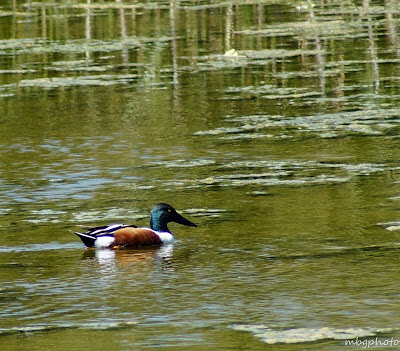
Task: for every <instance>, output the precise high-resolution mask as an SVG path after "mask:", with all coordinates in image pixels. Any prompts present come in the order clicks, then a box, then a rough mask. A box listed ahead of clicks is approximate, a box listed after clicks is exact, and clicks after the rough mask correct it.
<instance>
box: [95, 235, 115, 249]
mask: <svg viewBox="0 0 400 351" xmlns="http://www.w3.org/2000/svg"><path fill="white" fill-rule="evenodd" d="M114 240H115V239H114V237H112V236H100V237H98V238H97V239H96V241H95V242H94V246H96V247H100V248H101V247H109V246H110V245H111V244H112V243H113V242H114Z"/></svg>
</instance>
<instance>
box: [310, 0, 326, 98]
mask: <svg viewBox="0 0 400 351" xmlns="http://www.w3.org/2000/svg"><path fill="white" fill-rule="evenodd" d="M307 8H308V16H309V21H310V23H312V24H315V23H316V19H315V14H314V8H313V6H312V4H311V2H308V7H307ZM315 48H316V49H317V55H316V57H317V65H318V73H319V86H320V88H321V92H322V93H323V94H324V95H325V85H326V79H325V65H326V62H325V61H326V60H325V47H324V45H322V44H321V39H320V37H319V35H318V34H316V35H315Z"/></svg>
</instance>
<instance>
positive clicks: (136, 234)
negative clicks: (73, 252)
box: [73, 203, 197, 248]
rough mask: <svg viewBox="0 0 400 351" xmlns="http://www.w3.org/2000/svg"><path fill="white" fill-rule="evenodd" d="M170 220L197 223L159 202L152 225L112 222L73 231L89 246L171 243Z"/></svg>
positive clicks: (190, 224) (134, 245) (152, 211)
mask: <svg viewBox="0 0 400 351" xmlns="http://www.w3.org/2000/svg"><path fill="white" fill-rule="evenodd" d="M169 222H176V223H179V224H183V225H186V226H190V227H197V225H196V224H194V223H193V222H191V221H189V220H188V219H186V218H184V217H183V216H181V215H180V214H179V213H178V212H176V210H175V209H174V208H173V207H172V206H171V205H168V204H166V203H159V204H157V205H156V206H154V208H153V209H152V210H151V214H150V227H151V228H138V227H136V226H134V225H126V224H111V225H107V226H101V227H92V228H87V232H85V233H81V232H73V233H74V234H76V235H78V236H79V238H80V239H81V240H82V242H83V243H84V244H85V245H86V246H87V247H108V248H117V247H131V248H135V247H142V246H156V245H158V246H159V245H163V244H171V243H173V242H174V237H173V235H172V234H171V232H170V231H169V229H168V226H167V225H168V223H169Z"/></svg>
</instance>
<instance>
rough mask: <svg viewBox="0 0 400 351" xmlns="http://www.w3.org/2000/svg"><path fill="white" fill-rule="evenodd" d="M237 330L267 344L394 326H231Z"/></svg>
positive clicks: (354, 335) (349, 335)
mask: <svg viewBox="0 0 400 351" xmlns="http://www.w3.org/2000/svg"><path fill="white" fill-rule="evenodd" d="M231 328H232V329H234V330H237V331H244V332H250V333H252V334H253V335H254V336H255V337H256V338H258V339H260V340H261V341H263V342H265V343H266V344H278V343H283V344H294V343H304V342H314V341H320V340H351V339H355V338H357V337H358V338H364V337H370V336H375V335H377V334H382V333H389V332H392V331H393V329H392V328H382V329H380V328H356V327H354V328H340V329H337V328H330V327H322V328H292V329H274V328H270V327H268V326H266V325H251V324H238V325H233V326H231Z"/></svg>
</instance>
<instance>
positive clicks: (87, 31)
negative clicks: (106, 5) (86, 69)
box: [85, 0, 92, 65]
mask: <svg viewBox="0 0 400 351" xmlns="http://www.w3.org/2000/svg"><path fill="white" fill-rule="evenodd" d="M90 2H91V0H87V4H88V7H87V9H86V20H85V38H86V40H90V39H91V38H92V35H91V21H90V15H91V14H90ZM89 62H90V52H89V51H86V64H87V65H89Z"/></svg>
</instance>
